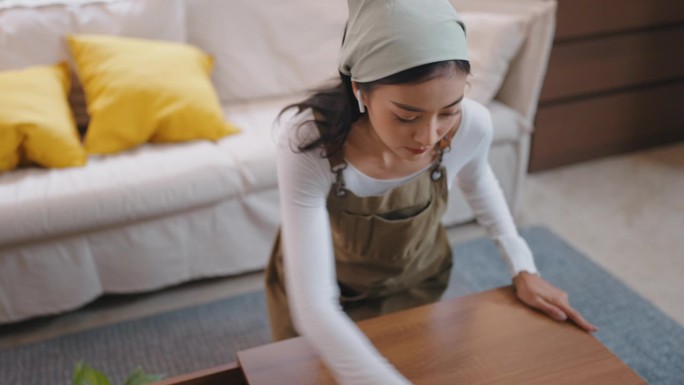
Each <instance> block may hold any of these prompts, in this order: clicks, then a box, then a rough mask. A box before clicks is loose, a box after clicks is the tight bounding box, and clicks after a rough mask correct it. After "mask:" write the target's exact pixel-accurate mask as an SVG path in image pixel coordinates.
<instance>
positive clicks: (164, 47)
mask: <svg viewBox="0 0 684 385" xmlns="http://www.w3.org/2000/svg"><path fill="white" fill-rule="evenodd" d="M67 40H68V43H69V46H70V48H71V52H72V54H73V56H74V60H75V62H76V70H77V73H78V75H79V77H80V79H81V83H82V84H83V89H84V91H85V95H86V102H87V106H88V113H89V114H90V118H91V119H90V125H89V126H88V130H87V132H86V136H85V147H86V150H87V151H88V152H89V153H94V154H109V153H114V152H118V151H123V150H126V149H130V148H133V147H136V146H138V145H141V144H143V143H145V142H148V141H150V142H181V141H187V140H195V139H208V140H218V139H219V138H221V137H224V136H226V135H229V134H233V133H237V132H239V131H240V130H239V129H238V128H237V127H235V126H234V125H232V124H231V123H228V122H226V121H225V120H224V119H223V114H222V111H221V105H220V104H219V101H218V97H217V96H216V92H215V90H214V88H213V86H212V84H211V79H210V73H211V68H212V65H213V60H212V59H211V57H209V56H208V55H206V54H204V53H203V52H202V51H200V50H199V49H197V48H195V47H192V46H189V45H185V44H178V43H169V42H159V41H152V40H143V39H134V38H126V37H119V36H105V35H75V36H69V37H68V39H67Z"/></svg>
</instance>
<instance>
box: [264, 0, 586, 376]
mask: <svg viewBox="0 0 684 385" xmlns="http://www.w3.org/2000/svg"><path fill="white" fill-rule="evenodd" d="M349 11H350V13H349V15H350V16H349V21H348V23H347V29H346V31H345V37H344V40H343V46H342V50H341V53H340V65H339V70H340V77H341V82H340V84H339V85H338V86H336V87H333V88H330V89H324V90H321V91H319V92H317V93H315V94H314V95H312V96H311V97H309V98H308V99H306V100H304V101H303V102H301V103H298V104H295V105H294V106H289V107H287V108H286V109H285V110H287V109H288V108H293V107H294V108H296V109H297V112H298V113H297V114H296V116H295V117H294V118H292V119H291V120H290V121H289V122H288V124H287V125H286V129H285V131H284V133H283V135H282V137H281V140H280V145H279V149H278V155H277V160H278V181H279V188H280V194H281V206H282V220H283V224H282V229H281V233H280V234H279V235H278V238H277V239H276V243H275V246H274V249H273V253H272V255H271V259H270V262H269V265H268V267H267V270H266V293H267V300H268V305H269V314H270V319H271V326H272V330H273V337H274V339H275V340H280V339H284V338H289V337H293V336H296V335H298V334H302V335H304V336H305V337H306V338H307V339H308V341H309V343H310V344H311V345H312V347H313V348H314V349H315V350H316V351H317V352H318V353H319V354H320V355H321V357H322V359H323V360H324V361H325V363H326V364H327V365H328V367H329V368H330V369H331V371H332V372H333V374H334V376H335V377H336V379H337V381H338V382H339V383H341V384H406V383H409V382H408V381H407V380H406V379H405V378H404V377H403V376H402V375H401V374H400V373H399V372H397V371H396V370H395V368H394V367H392V365H390V364H389V363H388V362H387V360H385V359H384V358H383V357H382V356H381V355H380V354H379V353H378V352H377V350H376V349H375V348H374V347H373V345H372V344H371V343H370V342H369V340H368V339H367V338H366V337H365V335H364V334H363V333H362V332H361V331H360V330H359V329H358V328H357V327H356V326H355V324H354V323H353V321H358V320H361V319H365V318H369V317H373V316H377V315H380V314H385V313H389V312H393V311H397V310H401V309H405V308H409V307H413V306H418V305H422V304H426V303H430V302H434V301H437V300H438V299H439V298H440V296H441V295H442V293H443V291H444V290H445V288H446V286H447V282H448V280H449V274H450V271H451V267H452V255H451V248H450V246H449V244H448V242H447V237H446V234H445V231H444V228H443V227H442V225H441V221H440V220H441V217H442V214H443V213H444V211H445V209H446V204H447V200H448V191H449V189H450V188H454V187H455V186H456V185H457V186H458V187H459V188H460V189H461V190H462V191H463V192H464V194H465V196H466V198H467V200H468V203H469V204H470V206H471V207H472V209H473V211H474V213H475V215H476V217H477V220H478V222H479V223H480V224H481V225H483V226H485V227H486V229H487V231H488V233H489V234H490V236H491V237H492V239H493V240H494V241H495V242H496V244H497V246H498V248H499V250H500V251H501V252H502V254H503V256H504V257H505V259H506V260H507V261H508V263H509V268H510V270H511V273H512V275H513V283H514V285H515V288H516V292H517V295H518V297H519V298H520V300H521V301H523V302H524V303H526V304H527V305H529V306H531V307H534V308H537V309H540V310H542V311H544V312H545V313H547V314H548V315H549V316H551V317H552V318H553V319H556V320H559V321H562V320H565V319H567V318H570V319H572V320H573V321H575V322H576V323H577V324H578V325H579V326H580V327H582V328H584V329H585V330H587V331H595V330H596V328H595V327H594V326H593V325H591V324H590V323H588V322H587V321H586V320H584V318H583V317H582V316H581V315H580V314H579V313H578V312H577V311H575V310H574V309H573V308H572V307H571V306H570V305H569V303H568V298H567V295H566V294H565V293H564V292H563V291H562V290H560V289H558V288H556V287H554V286H553V285H551V284H550V283H548V282H547V281H545V280H544V279H543V278H541V277H540V275H539V274H538V271H537V269H536V266H535V264H534V259H533V257H532V253H531V251H530V249H529V247H528V246H527V244H526V243H525V241H524V240H523V239H522V238H521V237H520V236H519V235H518V232H517V229H516V227H515V224H514V222H513V220H512V218H511V214H510V212H509V209H508V207H507V204H506V201H505V198H504V196H503V193H502V191H501V188H500V187H499V184H498V182H497V180H496V178H495V176H494V174H493V173H492V170H491V168H490V166H489V164H488V161H487V158H488V151H489V147H490V145H491V142H492V135H493V131H492V123H491V119H490V115H489V112H488V110H487V109H486V108H485V107H483V106H482V105H480V104H478V103H476V102H475V101H472V100H470V99H467V98H464V92H465V88H466V83H467V76H468V75H469V73H470V65H469V62H468V56H467V49H466V40H465V29H464V26H463V25H462V23H461V22H460V21H459V19H458V15H457V13H456V11H455V10H454V9H453V7H452V6H451V5H450V3H449V2H448V0H421V1H419V2H418V1H414V0H404V1H401V0H349ZM454 327H458V325H454Z"/></svg>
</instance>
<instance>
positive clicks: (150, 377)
mask: <svg viewBox="0 0 684 385" xmlns="http://www.w3.org/2000/svg"><path fill="white" fill-rule="evenodd" d="M162 378H164V376H162V375H160V374H147V373H145V372H144V371H143V370H142V368H141V367H137V368H135V370H134V371H133V372H131V374H129V375H128V378H126V381H124V383H123V385H147V384H151V383H153V382H155V381H159V380H161V379H162Z"/></svg>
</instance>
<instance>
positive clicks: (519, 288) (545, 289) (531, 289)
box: [513, 271, 598, 333]
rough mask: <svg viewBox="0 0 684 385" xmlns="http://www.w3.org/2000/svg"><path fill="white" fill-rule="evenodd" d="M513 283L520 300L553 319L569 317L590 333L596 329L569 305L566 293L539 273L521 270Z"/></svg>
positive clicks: (560, 319) (559, 319)
mask: <svg viewBox="0 0 684 385" xmlns="http://www.w3.org/2000/svg"><path fill="white" fill-rule="evenodd" d="M513 284H514V286H515V291H516V293H517V295H518V298H519V299H520V300H521V301H523V302H524V303H525V304H527V305H529V306H530V307H533V308H535V309H539V310H541V311H543V312H544V313H546V314H547V315H548V316H549V317H551V318H553V319H554V320H556V321H559V322H562V321H565V320H566V319H568V318H570V319H571V320H573V321H574V322H575V323H576V324H577V325H578V326H579V327H581V328H582V329H584V330H586V331H588V332H590V333H593V332H595V331H597V330H598V328H596V326H594V325H592V324H590V323H589V322H588V321H587V320H586V319H584V317H582V315H581V314H580V313H579V312H578V311H577V310H575V309H573V308H572V306H570V302H569V300H568V293H566V292H564V291H563V290H561V289H559V288H557V287H555V286H553V285H552V284H551V283H549V282H548V281H546V280H545V279H543V278H542V277H540V276H539V275H537V274H531V273H528V272H526V271H523V272H521V273H519V274H518V275H516V276H515V278H513Z"/></svg>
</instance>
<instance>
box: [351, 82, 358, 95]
mask: <svg viewBox="0 0 684 385" xmlns="http://www.w3.org/2000/svg"><path fill="white" fill-rule="evenodd" d="M351 85H352V91H354V95H356V94H357V93H358V92H359V83H357V82H356V81H354V80H352V81H351Z"/></svg>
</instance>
